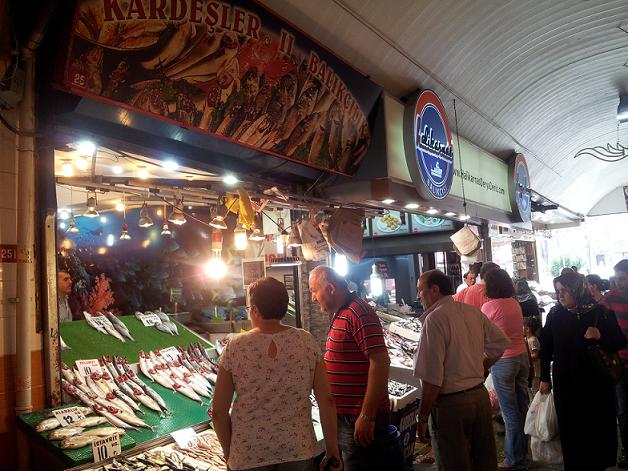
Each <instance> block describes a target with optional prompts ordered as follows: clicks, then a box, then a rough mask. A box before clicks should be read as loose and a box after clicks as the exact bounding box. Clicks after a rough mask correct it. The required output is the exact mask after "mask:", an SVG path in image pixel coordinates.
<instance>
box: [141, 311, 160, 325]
mask: <svg viewBox="0 0 628 471" xmlns="http://www.w3.org/2000/svg"><path fill="white" fill-rule="evenodd" d="M138 317H139V318H140V321H142V324H144V327H152V326H154V325H155V324H161V319H160V318H159V316H158V315H157V314H140V315H138Z"/></svg>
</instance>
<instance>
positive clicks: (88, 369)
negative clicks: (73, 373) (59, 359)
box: [74, 359, 102, 376]
mask: <svg viewBox="0 0 628 471" xmlns="http://www.w3.org/2000/svg"><path fill="white" fill-rule="evenodd" d="M74 364H75V365H76V367H77V368H78V370H79V371H80V372H81V373H82V374H83V376H89V375H91V374H92V373H98V374H102V368H101V367H100V363H98V360H96V359H93V360H76V361H75V362H74Z"/></svg>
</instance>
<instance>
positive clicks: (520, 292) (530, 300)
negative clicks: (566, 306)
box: [515, 279, 541, 321]
mask: <svg viewBox="0 0 628 471" xmlns="http://www.w3.org/2000/svg"><path fill="white" fill-rule="evenodd" d="M515 298H516V299H517V301H518V302H519V305H520V306H521V312H523V317H536V318H537V319H539V321H540V320H541V313H540V312H539V303H538V302H537V300H536V296H534V293H533V292H532V290H531V289H530V285H528V280H523V279H521V280H517V281H516V283H515Z"/></svg>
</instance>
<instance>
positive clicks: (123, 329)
mask: <svg viewBox="0 0 628 471" xmlns="http://www.w3.org/2000/svg"><path fill="white" fill-rule="evenodd" d="M107 319H109V321H110V322H111V323H112V324H113V327H114V328H115V329H116V330H117V331H118V332H119V333H120V335H122V336H124V337H126V338H127V339H129V340H131V341H132V342H135V339H134V338H133V336H132V335H131V333H130V332H129V329H128V327H127V326H126V324H124V322H122V321H121V320H120V319H118V318H117V317H116V316H114V315H113V314H112V313H111V312H107Z"/></svg>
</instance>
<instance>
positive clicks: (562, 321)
mask: <svg viewBox="0 0 628 471" xmlns="http://www.w3.org/2000/svg"><path fill="white" fill-rule="evenodd" d="M473 278H475V277H473ZM614 278H615V283H616V284H615V287H614V288H613V289H611V290H610V291H608V292H607V293H606V294H605V295H604V291H605V289H606V288H608V286H607V285H606V284H605V283H604V280H600V279H598V277H595V276H588V277H587V278H585V277H584V276H583V275H580V274H578V273H576V272H575V271H573V270H572V269H567V270H564V272H563V273H562V274H561V275H560V276H559V277H557V278H556V279H555V280H554V287H555V290H556V293H557V297H558V304H557V305H556V306H554V307H553V308H552V310H551V311H550V313H549V314H548V316H547V319H546V321H545V325H544V326H543V328H542V329H541V328H540V325H541V323H540V316H539V308H538V304H537V303H536V299H534V295H533V294H532V293H531V290H530V288H529V286H528V284H527V282H524V280H518V281H517V283H516V284H514V283H513V281H512V279H511V278H510V276H509V275H508V273H507V272H506V271H505V270H502V269H501V268H500V267H499V266H498V265H496V264H494V263H491V262H488V263H484V264H483V265H482V268H481V270H480V281H478V282H477V283H475V284H468V286H466V287H465V288H463V289H462V290H461V291H460V292H459V293H457V294H454V292H453V287H452V284H451V280H450V279H449V278H448V277H447V276H446V275H445V274H444V273H442V272H440V271H439V270H431V271H427V272H425V273H423V274H422V275H421V277H420V278H419V280H418V283H417V294H418V297H419V299H420V301H421V304H422V306H423V308H424V312H423V314H422V315H421V317H420V319H419V320H420V322H421V324H422V331H421V336H420V340H419V342H418V347H417V350H416V352H415V356H414V375H415V376H416V377H417V378H419V379H420V380H421V384H422V397H421V402H420V409H419V413H418V418H417V421H418V426H417V430H418V432H417V433H418V437H419V439H420V440H421V441H424V442H431V444H432V448H433V451H434V456H435V459H436V462H437V465H438V469H439V471H467V470H468V471H471V470H478V471H484V470H486V471H495V470H497V469H500V470H519V469H525V466H526V459H527V455H528V443H527V437H526V435H525V434H524V430H523V429H524V423H525V417H526V413H527V409H528V404H529V402H530V398H531V397H532V396H533V395H534V394H535V393H536V391H537V390H538V391H540V393H541V394H548V393H549V392H550V391H552V390H553V394H554V400H555V404H556V411H557V416H558V424H559V429H560V441H561V445H562V453H563V458H564V469H565V471H576V470H585V469H586V470H588V471H589V470H590V471H598V470H599V471H602V470H604V469H606V467H609V466H613V465H614V464H615V462H616V456H617V420H618V421H619V427H620V438H621V444H622V450H623V452H622V456H621V457H620V459H619V461H618V465H619V466H620V467H626V465H628V463H626V458H625V450H626V449H627V447H626V421H627V415H626V401H627V399H628V385H627V382H628V373H627V374H625V375H624V376H623V378H622V379H621V380H620V382H619V384H617V385H614V384H612V383H610V382H604V381H602V380H601V379H600V377H599V376H598V374H597V372H596V369H595V365H594V363H593V362H592V360H591V356H590V353H589V349H590V347H591V346H592V345H599V346H600V347H601V348H602V349H603V350H605V351H606V352H608V353H614V352H619V354H620V356H621V358H622V359H623V362H624V366H625V367H628V350H627V349H626V338H627V335H628V260H622V261H621V262H620V263H618V264H617V265H616V266H615V277H614ZM309 288H310V292H311V296H312V301H313V302H316V303H318V304H319V305H320V307H321V309H322V311H324V312H326V313H328V314H329V316H330V320H329V324H330V328H329V334H328V337H327V342H326V348H325V352H324V354H322V355H321V352H320V351H319V348H318V346H317V344H316V342H315V340H314V338H313V337H312V335H311V334H310V333H308V332H306V331H304V330H301V329H296V328H293V327H289V326H287V325H285V324H283V323H282V322H281V319H282V318H283V317H284V316H285V314H286V311H287V306H288V294H287V291H286V289H285V286H284V285H283V284H282V283H280V282H279V281H276V280H274V279H272V278H264V279H261V280H258V281H257V282H255V283H254V284H252V285H251V286H250V288H249V300H250V305H249V308H250V318H251V322H252V325H253V329H252V330H251V331H249V332H247V333H244V334H240V335H238V336H236V337H235V338H233V339H232V340H231V341H230V342H229V343H228V345H227V347H226V348H225V350H224V351H223V353H222V355H221V358H220V369H219V374H218V379H217V383H216V390H215V395H214V404H213V411H212V414H213V421H214V426H215V429H216V433H217V435H218V438H219V440H220V443H221V445H222V448H223V452H224V455H225V458H226V460H227V463H228V466H229V469H232V470H255V471H306V470H307V471H312V470H314V469H316V468H317V467H318V468H319V469H321V470H322V469H331V470H335V471H339V470H341V469H347V470H349V471H362V470H364V471H370V470H384V469H385V470H390V471H395V470H397V469H399V470H401V469H403V464H399V465H397V463H403V459H399V458H400V456H396V455H395V453H397V454H398V455H400V453H399V450H398V448H395V447H394V446H391V440H390V439H389V422H390V413H389V401H388V391H387V384H388V376H389V364H390V360H389V357H388V352H387V348H386V344H385V341H384V335H383V331H382V327H381V323H380V321H379V318H378V317H377V315H376V314H375V312H374V311H373V308H372V307H371V306H370V305H369V304H368V303H367V302H366V301H365V300H363V299H361V298H359V297H358V296H357V295H356V294H355V293H352V292H350V291H349V289H348V288H347V284H346V281H345V279H344V278H342V277H341V276H339V275H338V274H337V273H336V272H335V271H334V270H333V269H331V268H330V267H326V266H319V267H317V268H315V269H314V270H313V271H312V272H311V273H310V278H309ZM533 299H534V301H533V302H532V300H533ZM539 331H540V335H539ZM489 371H490V373H491V374H492V377H493V383H494V385H495V390H496V392H497V396H498V399H499V403H500V408H501V414H502V418H503V420H504V424H505V430H506V433H505V442H504V461H503V462H502V463H499V464H498V463H497V461H498V460H497V452H496V446H495V439H494V435H493V424H492V415H491V405H490V401H489V396H488V393H487V390H486V389H485V387H484V380H485V378H486V376H487V374H488V373H489ZM528 388H530V390H528ZM312 389H313V390H314V394H315V396H316V400H317V402H318V404H319V408H320V414H321V424H322V428H323V434H324V437H325V457H324V458H323V459H322V461H320V457H319V458H318V460H317V455H318V454H319V450H318V448H317V444H316V438H315V435H314V431H313V428H312V420H311V411H310V400H309V396H310V392H311V391H312ZM234 394H235V397H236V399H235V400H233V397H234ZM286 397H290V400H289V401H287V400H286V399H285V398H286ZM232 400H233V405H232ZM230 407H231V411H230ZM319 461H320V464H318V463H319Z"/></svg>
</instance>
